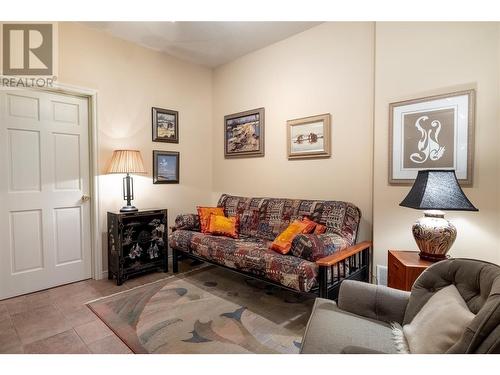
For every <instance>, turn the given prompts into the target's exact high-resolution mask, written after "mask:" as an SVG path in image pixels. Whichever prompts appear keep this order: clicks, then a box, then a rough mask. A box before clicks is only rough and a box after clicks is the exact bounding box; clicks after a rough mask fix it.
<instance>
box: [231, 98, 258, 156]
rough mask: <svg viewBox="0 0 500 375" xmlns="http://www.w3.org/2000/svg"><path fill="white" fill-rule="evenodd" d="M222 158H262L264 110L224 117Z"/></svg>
mask: <svg viewBox="0 0 500 375" xmlns="http://www.w3.org/2000/svg"><path fill="white" fill-rule="evenodd" d="M224 156H225V157H226V158H242V157H255V156H264V108H257V109H253V110H251V111H245V112H239V113H234V114H232V115H227V116H224Z"/></svg>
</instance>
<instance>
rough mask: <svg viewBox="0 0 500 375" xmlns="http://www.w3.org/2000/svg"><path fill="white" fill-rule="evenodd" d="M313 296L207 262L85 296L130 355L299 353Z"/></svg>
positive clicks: (91, 307)
mask: <svg viewBox="0 0 500 375" xmlns="http://www.w3.org/2000/svg"><path fill="white" fill-rule="evenodd" d="M313 302H314V298H313V297H310V298H309V297H304V296H300V295H297V294H295V293H291V292H287V291H284V290H282V289H280V288H277V287H274V286H271V285H269V284H266V283H263V282H259V281H256V280H254V279H250V278H247V277H245V276H241V275H238V274H235V273H233V272H230V271H227V270H223V269H220V268H216V267H213V266H208V267H202V268H201V269H198V270H194V271H190V272H187V273H185V274H181V275H180V276H172V277H169V278H166V279H163V280H160V281H157V282H154V283H151V284H147V285H144V286H141V287H138V288H135V289H132V290H128V291H125V292H121V293H117V294H114V295H112V296H108V297H105V298H102V299H100V300H97V301H93V302H90V303H89V304H88V305H87V306H88V307H89V308H90V309H91V310H92V311H93V312H94V313H95V314H97V316H99V318H101V320H102V321H103V322H104V323H106V324H107V325H108V326H109V327H110V328H111V329H112V330H113V331H114V332H115V333H116V334H117V335H118V336H119V337H120V338H121V339H122V340H123V342H125V344H127V345H128V346H129V347H130V349H131V350H132V351H133V352H134V353H178V354H180V353H206V354H215V353H226V354H230V353H241V354H242V353H298V351H299V348H300V342H301V339H302V335H303V333H304V330H305V326H306V324H307V321H308V319H309V315H310V314H311V309H312V305H313Z"/></svg>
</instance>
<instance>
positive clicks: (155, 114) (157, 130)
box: [152, 107, 179, 143]
mask: <svg viewBox="0 0 500 375" xmlns="http://www.w3.org/2000/svg"><path fill="white" fill-rule="evenodd" d="M152 126H153V142H167V143H179V112H177V111H172V110H170V109H163V108H156V107H153V108H152Z"/></svg>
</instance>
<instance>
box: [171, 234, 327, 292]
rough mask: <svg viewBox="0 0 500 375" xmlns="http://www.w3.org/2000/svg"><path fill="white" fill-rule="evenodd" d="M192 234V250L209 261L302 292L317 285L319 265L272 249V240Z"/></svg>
mask: <svg viewBox="0 0 500 375" xmlns="http://www.w3.org/2000/svg"><path fill="white" fill-rule="evenodd" d="M192 233H193V234H190V235H185V236H186V237H188V236H189V237H190V239H191V243H190V251H191V252H192V253H193V254H195V255H198V256H200V257H203V258H206V259H207V260H210V261H212V262H215V263H217V264H221V265H224V266H226V267H229V268H233V269H236V270H239V271H243V272H247V273H249V274H253V275H256V276H261V277H265V278H266V279H268V280H270V281H274V282H276V283H279V284H281V285H284V286H286V287H289V288H292V289H295V290H298V291H302V292H308V291H310V290H311V289H312V288H314V287H315V286H316V285H317V275H318V266H317V265H316V264H315V263H313V262H309V261H306V260H304V259H300V258H297V257H294V256H289V255H282V254H278V253H276V252H274V251H272V250H269V249H268V247H269V244H270V242H269V241H266V240H262V239H258V238H250V237H246V238H240V239H232V238H227V237H216V236H211V235H207V234H202V233H196V232H192ZM174 234H175V232H174ZM177 237H183V236H182V235H177ZM177 242H179V241H177ZM180 242H181V243H182V241H180Z"/></svg>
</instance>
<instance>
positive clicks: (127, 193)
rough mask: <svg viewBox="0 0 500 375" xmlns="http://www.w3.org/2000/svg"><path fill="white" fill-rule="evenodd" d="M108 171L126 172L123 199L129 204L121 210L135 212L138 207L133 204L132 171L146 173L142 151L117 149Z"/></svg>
mask: <svg viewBox="0 0 500 375" xmlns="http://www.w3.org/2000/svg"><path fill="white" fill-rule="evenodd" d="M106 173H108V174H109V173H126V174H127V175H126V176H125V177H124V178H123V199H124V200H126V201H127V205H126V206H123V207H122V208H121V209H120V212H135V211H138V209H137V208H136V207H134V206H132V204H131V201H132V200H134V180H133V179H132V177H130V173H146V169H145V168H144V162H143V160H142V156H141V152H140V151H137V150H115V151H113V156H112V158H111V163H110V164H109V167H108V169H107V171H106Z"/></svg>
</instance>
